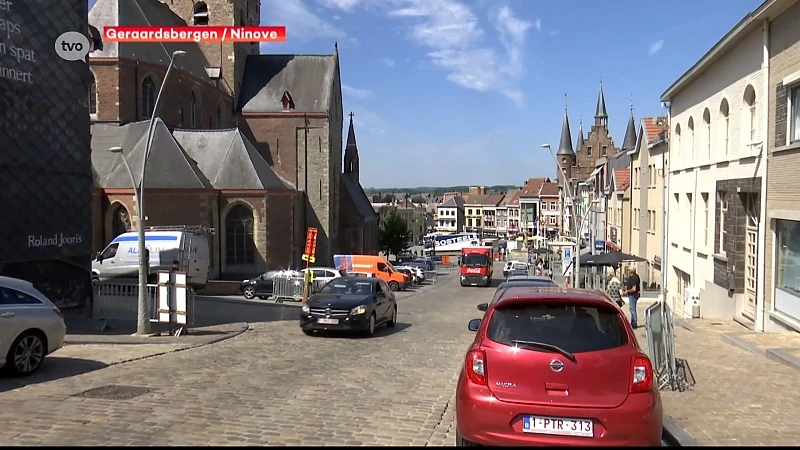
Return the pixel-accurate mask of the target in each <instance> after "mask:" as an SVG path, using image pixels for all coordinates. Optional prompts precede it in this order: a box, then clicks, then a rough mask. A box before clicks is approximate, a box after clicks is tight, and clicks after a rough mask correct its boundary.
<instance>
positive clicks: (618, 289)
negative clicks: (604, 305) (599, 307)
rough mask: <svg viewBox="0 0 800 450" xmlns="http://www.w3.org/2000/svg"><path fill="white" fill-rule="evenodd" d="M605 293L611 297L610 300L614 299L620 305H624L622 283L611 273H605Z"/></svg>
mask: <svg viewBox="0 0 800 450" xmlns="http://www.w3.org/2000/svg"><path fill="white" fill-rule="evenodd" d="M606 293H607V294H608V296H609V297H611V300H614V302H616V303H617V305H619V306H620V307H622V306H624V305H625V302H624V301H623V300H622V283H620V282H619V278H617V277H616V276H615V275H613V274H609V275H607V278H606Z"/></svg>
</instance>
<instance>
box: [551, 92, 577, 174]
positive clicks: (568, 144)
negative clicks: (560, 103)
mask: <svg viewBox="0 0 800 450" xmlns="http://www.w3.org/2000/svg"><path fill="white" fill-rule="evenodd" d="M556 158H558V166H559V167H560V168H561V170H559V172H558V184H559V185H562V186H563V182H564V181H565V180H564V176H566V177H567V180H566V181H567V182H569V180H571V179H572V178H573V176H572V167H573V166H574V165H575V150H574V149H573V148H572V133H571V132H570V129H569V114H568V112H567V108H566V107H564V122H562V124H561V142H559V144H558V152H556Z"/></svg>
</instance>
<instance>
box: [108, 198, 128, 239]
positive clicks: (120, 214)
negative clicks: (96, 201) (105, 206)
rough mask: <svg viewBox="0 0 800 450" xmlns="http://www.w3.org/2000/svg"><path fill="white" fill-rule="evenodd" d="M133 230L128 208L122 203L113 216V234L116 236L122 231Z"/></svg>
mask: <svg viewBox="0 0 800 450" xmlns="http://www.w3.org/2000/svg"><path fill="white" fill-rule="evenodd" d="M128 231H131V217H130V214H128V210H127V208H125V207H124V206H122V205H119V206H117V209H115V210H114V214H113V215H112V216H111V234H112V235H113V236H114V237H117V236H119V235H120V234H122V233H125V232H128Z"/></svg>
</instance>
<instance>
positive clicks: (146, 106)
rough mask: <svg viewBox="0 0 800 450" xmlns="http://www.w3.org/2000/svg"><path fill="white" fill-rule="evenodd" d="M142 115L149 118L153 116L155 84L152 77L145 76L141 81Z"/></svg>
mask: <svg viewBox="0 0 800 450" xmlns="http://www.w3.org/2000/svg"><path fill="white" fill-rule="evenodd" d="M141 100H142V105H141V106H142V117H144V118H145V119H149V118H150V117H152V116H153V109H154V108H155V105H156V84H155V83H153V79H152V78H150V77H147V78H145V79H144V81H142V92H141Z"/></svg>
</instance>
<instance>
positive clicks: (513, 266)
mask: <svg viewBox="0 0 800 450" xmlns="http://www.w3.org/2000/svg"><path fill="white" fill-rule="evenodd" d="M512 270H524V271H525V272H527V271H528V263H524V262H522V261H508V262H506V263H505V265H504V266H503V276H504V277H508V274H509V273H511V271H512Z"/></svg>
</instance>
